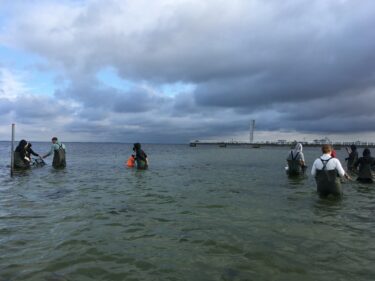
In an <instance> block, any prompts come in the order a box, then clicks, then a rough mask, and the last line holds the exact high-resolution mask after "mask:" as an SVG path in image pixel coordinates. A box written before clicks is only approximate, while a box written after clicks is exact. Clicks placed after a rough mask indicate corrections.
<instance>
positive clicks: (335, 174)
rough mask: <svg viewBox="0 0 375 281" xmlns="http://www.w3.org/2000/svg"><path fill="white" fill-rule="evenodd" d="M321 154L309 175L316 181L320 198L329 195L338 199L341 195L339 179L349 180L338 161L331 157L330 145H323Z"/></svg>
mask: <svg viewBox="0 0 375 281" xmlns="http://www.w3.org/2000/svg"><path fill="white" fill-rule="evenodd" d="M322 152H323V155H322V156H320V157H319V158H318V159H316V160H315V162H314V164H313V166H312V169H311V175H313V176H314V177H315V180H316V184H317V191H318V193H319V195H320V196H321V197H327V196H328V195H330V194H332V195H334V196H338V197H340V196H341V195H342V188H341V182H340V177H345V178H346V179H351V178H350V176H349V175H348V174H346V173H345V171H344V169H343V168H342V166H341V163H340V161H339V160H338V159H337V158H333V157H332V156H331V153H332V147H331V145H329V144H324V145H323V146H322Z"/></svg>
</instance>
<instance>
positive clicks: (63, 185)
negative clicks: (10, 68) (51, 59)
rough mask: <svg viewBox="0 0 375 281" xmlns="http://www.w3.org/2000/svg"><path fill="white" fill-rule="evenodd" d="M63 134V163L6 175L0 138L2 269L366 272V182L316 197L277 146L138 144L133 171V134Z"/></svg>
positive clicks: (9, 276)
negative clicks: (89, 140)
mask: <svg viewBox="0 0 375 281" xmlns="http://www.w3.org/2000/svg"><path fill="white" fill-rule="evenodd" d="M66 145H67V159H68V160H67V161H68V167H67V169H65V170H63V171H56V170H53V169H52V167H51V161H52V158H51V157H50V158H47V163H48V166H45V167H43V168H36V169H32V170H30V171H27V172H24V173H19V174H17V175H16V176H15V177H14V178H12V179H11V178H10V177H9V168H7V165H9V155H10V153H9V150H10V148H9V143H6V142H2V143H1V142H0V280H1V281H5V280H12V281H13V280H17V281H18V280H28V281H29V280H31V281H32V280H49V281H62V280H71V281H73V280H77V281H85V280H194V281H196V280H288V281H290V280H296V281H297V280H298V281H301V280H314V281H315V280H327V281H328V280H329V281H332V280H375V266H374V264H375V185H363V184H358V183H356V182H351V183H345V184H344V185H343V189H344V194H345V195H344V197H343V199H342V200H327V199H326V200H323V199H319V197H318V195H317V194H316V188H315V182H314V180H313V178H312V177H311V176H307V177H305V178H300V179H288V177H287V176H286V175H285V171H284V166H285V158H286V156H287V154H288V149H287V148H260V149H249V148H230V147H228V148H218V147H214V146H212V147H202V146H201V147H199V146H198V147H196V148H191V147H189V146H187V145H144V150H145V151H146V153H148V155H149V156H150V168H149V170H147V171H136V170H132V169H128V168H125V167H124V161H125V160H126V159H127V158H128V156H129V155H130V153H131V145H127V144H84V143H67V144H66ZM49 147H50V146H49V144H48V143H34V144H33V148H34V150H35V151H36V152H40V153H45V152H47V151H48V149H49ZM374 152H375V151H374ZM361 153H362V151H361ZM319 155H320V151H319V149H318V148H310V149H305V157H306V159H307V163H308V165H309V167H311V164H312V161H313V160H314V159H315V158H316V157H317V156H319ZM338 157H339V159H341V160H343V159H344V157H345V151H344V150H341V151H338ZM342 162H343V161H342Z"/></svg>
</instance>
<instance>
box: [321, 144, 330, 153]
mask: <svg viewBox="0 0 375 281" xmlns="http://www.w3.org/2000/svg"><path fill="white" fill-rule="evenodd" d="M322 152H323V154H331V152H332V146H331V145H330V144H323V146H322Z"/></svg>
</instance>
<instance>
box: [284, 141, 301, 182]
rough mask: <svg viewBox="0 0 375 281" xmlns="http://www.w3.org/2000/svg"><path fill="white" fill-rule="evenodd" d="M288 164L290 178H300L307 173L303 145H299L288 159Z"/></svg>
mask: <svg viewBox="0 0 375 281" xmlns="http://www.w3.org/2000/svg"><path fill="white" fill-rule="evenodd" d="M286 161H287V162H288V169H287V173H288V175H289V176H298V175H302V174H304V173H305V169H306V166H305V157H304V155H303V152H302V144H301V143H297V144H296V146H295V148H294V149H293V150H291V151H290V153H289V155H288V157H287V158H286Z"/></svg>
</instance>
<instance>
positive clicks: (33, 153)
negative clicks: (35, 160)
mask: <svg viewBox="0 0 375 281" xmlns="http://www.w3.org/2000/svg"><path fill="white" fill-rule="evenodd" d="M29 152H30V154H32V155H34V156H37V157H39V154H38V153H35V152H34V150H32V149H31V148H30V149H29Z"/></svg>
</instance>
